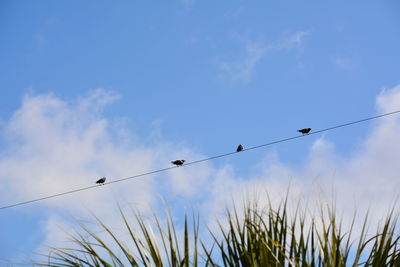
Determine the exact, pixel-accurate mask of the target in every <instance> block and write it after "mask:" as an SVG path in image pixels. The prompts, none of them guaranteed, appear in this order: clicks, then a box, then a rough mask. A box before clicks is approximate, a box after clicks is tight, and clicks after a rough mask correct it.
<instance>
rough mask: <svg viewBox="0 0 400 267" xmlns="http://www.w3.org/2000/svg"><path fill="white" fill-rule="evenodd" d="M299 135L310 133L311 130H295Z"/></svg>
mask: <svg viewBox="0 0 400 267" xmlns="http://www.w3.org/2000/svg"><path fill="white" fill-rule="evenodd" d="M297 131H298V132H299V133H302V134H308V133H309V132H310V131H311V128H304V129H301V130H297Z"/></svg>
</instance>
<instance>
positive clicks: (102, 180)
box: [96, 177, 106, 184]
mask: <svg viewBox="0 0 400 267" xmlns="http://www.w3.org/2000/svg"><path fill="white" fill-rule="evenodd" d="M105 181H106V177H102V178H101V179H99V180H98V181H97V182H96V184H104V182H105Z"/></svg>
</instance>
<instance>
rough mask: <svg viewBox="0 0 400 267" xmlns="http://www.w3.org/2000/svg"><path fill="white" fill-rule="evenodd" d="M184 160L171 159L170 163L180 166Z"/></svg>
mask: <svg viewBox="0 0 400 267" xmlns="http://www.w3.org/2000/svg"><path fill="white" fill-rule="evenodd" d="M185 161H186V160H184V159H177V160H174V161H171V163H172V164H174V165H176V166H182V165H183V163H185Z"/></svg>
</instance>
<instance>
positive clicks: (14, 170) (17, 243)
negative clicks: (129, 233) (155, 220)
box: [0, 0, 400, 260]
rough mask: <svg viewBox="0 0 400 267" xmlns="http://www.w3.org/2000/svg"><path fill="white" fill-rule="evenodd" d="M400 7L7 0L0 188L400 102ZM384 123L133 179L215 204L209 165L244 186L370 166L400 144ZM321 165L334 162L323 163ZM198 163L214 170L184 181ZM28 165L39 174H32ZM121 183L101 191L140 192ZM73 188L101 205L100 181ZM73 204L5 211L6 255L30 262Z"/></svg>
mask: <svg viewBox="0 0 400 267" xmlns="http://www.w3.org/2000/svg"><path fill="white" fill-rule="evenodd" d="M399 11H400V3H399V2H397V1H379V2H378V1H362V2H361V1H354V2H352V3H348V1H324V2H308V3H304V2H303V3H300V2H295V1H284V2H279V3H275V2H272V1H254V2H252V3H248V2H246V1H230V2H229V3H227V2H223V1H219V2H216V3H215V2H213V3H211V2H210V1H196V0H187V1H175V2H168V3H156V2H154V1H148V2H146V3H139V2H134V1H119V2H115V1H114V2H112V1H41V0H37V1H20V0H16V1H1V2H0V33H1V34H0V59H1V60H0V74H1V79H0V93H1V97H0V134H1V138H0V151H1V152H0V179H1V180H0V181H1V183H0V187H2V188H0V191H2V192H7V194H5V193H4V194H3V195H2V197H0V201H1V203H2V205H3V204H4V205H6V204H9V203H13V202H18V201H23V200H26V199H30V198H35V197H38V196H42V195H47V194H51V193H57V192H60V191H63V190H64V189H65V190H68V189H70V188H75V187H79V186H87V185H88V184H91V181H92V180H95V179H96V177H98V176H100V177H101V176H103V175H107V176H111V177H114V178H115V179H116V178H120V177H125V176H131V175H135V174H138V173H141V172H144V171H148V170H153V169H158V168H163V167H167V166H168V163H169V161H170V160H173V159H175V158H181V157H189V158H188V159H190V160H195V159H198V158H202V157H208V156H213V155H216V154H220V153H225V152H229V151H231V150H232V149H234V148H235V147H236V145H237V144H238V143H243V144H244V145H245V147H246V146H253V145H258V144H261V143H266V142H270V141H274V140H277V139H281V138H284V137H290V136H293V135H295V134H296V132H295V130H296V129H298V128H303V127H312V128H314V129H322V128H326V127H330V126H333V125H336V124H341V123H345V122H348V121H352V120H357V119H362V118H364V117H369V116H372V115H375V114H378V113H380V112H382V111H391V109H389V108H388V107H390V108H392V110H393V109H396V107H397V106H398V107H399V108H397V109H400V101H399V102H396V101H395V100H396V99H398V98H397V94H396V92H397V91H398V90H399V89H398V87H397V85H398V84H400V68H399V62H400V53H399V52H398V50H399V49H398V48H399V47H400V17H399V16H398V14H399ZM392 99H394V100H393V101H394V102H393V101H392ZM397 103H398V104H399V105H397ZM396 122H397V121H396ZM386 126H387V125H386ZM386 126H385V125H382V124H379V123H365V124H362V125H356V126H352V127H348V128H344V129H341V130H338V131H332V132H329V133H326V134H324V135H320V136H310V137H308V138H301V139H298V140H296V141H293V142H288V143H283V144H280V145H277V146H273V147H269V148H267V149H260V150H257V151H252V152H246V153H244V154H242V155H235V156H233V157H229V158H223V159H219V160H216V161H213V162H210V163H207V164H205V165H202V166H199V167H195V168H194V169H193V170H191V171H188V172H189V173H186V172H185V171H184V170H185V169H182V170H179V171H177V173H175V174H166V175H165V176H166V177H167V179H166V180H164V179H163V181H162V182H160V177H161V178H163V177H164V176H162V175H160V176H154V177H151V179H150V178H149V180H151V182H147V181H146V182H144V181H143V180H141V181H129V182H125V183H126V184H129V185H131V186H134V187H135V188H136V187H140V186H143V188H142V189H141V190H142V192H144V193H146V192H147V193H149V192H151V193H152V194H161V195H163V196H164V197H166V198H167V199H169V200H170V201H171V202H173V203H174V204H176V207H182V206H184V205H185V202H186V203H190V204H191V205H194V206H197V205H198V206H200V207H207V205H211V206H212V205H213V204H212V203H216V202H215V201H217V200H216V199H213V200H212V201H211V200H206V199H204V195H205V193H206V192H211V191H210V190H211V189H209V188H208V189H205V188H204V187H203V186H207V185H208V184H210V182H209V180H208V179H212V177H220V176H223V177H224V178H221V179H222V180H221V181H225V180H224V179H229V183H228V184H232V186H233V187H235V183H236V184H241V183H243V182H244V181H249V183H251V182H252V181H255V180H256V181H258V182H260V181H261V180H262V181H263V183H266V185H267V187H268V183H269V182H270V181H271V179H274V178H271V177H270V176H271V175H273V174H274V175H275V176H276V177H279V176H280V175H283V177H286V178H287V177H289V176H290V177H291V178H292V179H294V180H296V181H297V182H298V183H299V184H302V183H304V184H307V183H308V182H306V181H305V180H304V179H306V178H304V177H306V176H307V175H308V176H310V175H311V176H313V175H315V176H319V179H322V180H323V179H324V177H325V176H324V175H326V177H328V178H331V177H332V175H333V174H332V173H333V172H334V171H337V170H344V169H345V171H343V175H342V176H340V175H339V174H337V175H338V179H339V180H340V179H341V178H340V177H345V174H346V175H349V174H353V175H354V177H358V175H359V172H357V170H358V169H357V166H358V165H357V164H359V162H375V161H373V160H372V159H373V157H374V155H375V154H374V153H372V152H371V151H375V150H374V149H376V151H381V150H380V149H383V147H388V148H389V150H390V151H389V152H390V153H389V152H388V154H389V155H392V154H391V151H392V150H394V147H396V145H397V143H396V144H391V143H389V144H386V143H384V142H383V141H382V142H378V141H377V140H378V139H377V136H378V137H380V138H382V140H386V141H387V142H389V141H388V140H392V139H391V138H390V137H392V136H393V135H392V132H390V131H391V130H392V131H394V130H396V129H397V128H390V127H389V128H388V127H386ZM374 138H375V139H374ZM379 140H381V139H379ZM393 140H394V139H393ZM393 140H392V141H393ZM393 142H395V141H393ZM315 150H318V151H317V152H316V151H315ZM320 150H321V151H320ZM369 153H370V154H369ZM393 153H396V152H393ZM59 154H61V155H59ZM365 155H371V158H368V159H365V158H364V156H365ZM396 155H397V154H396ZM392 156H393V157H394V156H395V155H392ZM190 157H192V158H190ZM155 158H156V159H155ZM135 160H136V161H135ZM318 160H322V161H323V162H322V163H321V162H319V161H318ZM131 162H134V163H132V164H133V165H132V166H129V164H131ZM344 162H354V164H350V165H351V166H350V165H346V166H344V165H343V164H345V163H344ZM388 162H390V160H389V161H386V162H385V164H388ZM325 164H326V165H325ZM346 164H347V163H346ZM49 165H51V166H49ZM372 165H374V164H372ZM38 166H39V167H38ZM310 166H314V167H315V166H328V167H326V170H325V171H326V173H325V171H322V173H323V174H321V173H318V175H317V174H315V173H314V172H312V171H310V168H311V167H310ZM374 166H375V165H374ZM381 168H383V167H382V166H381V165H379V164H378V163H377V164H376V166H375V169H374V170H377V169H381ZM188 169H189V168H188ZM277 169H278V170H277ZM311 169H313V168H311ZM317 169H318V168H317ZM385 169H390V170H391V168H387V166H386V167H385ZM264 170H266V172H264ZM396 171H397V170H396V169H394V170H393V172H390V173H388V174H387V177H392V176H391V174H392V173H395V172H396ZM193 173H194V174H199V175H200V174H202V175H203V176H204V177H206V178H204V179H202V178H199V179H197V180H196V181H192V180H189V181H187V179H186V178H185V177H187V176H189V174H190V175H192V174H193ZM335 173H336V172H335ZM370 173H374V172H373V171H372V170H371V171H370ZM31 175H32V176H34V177H36V178H35V179H38V180H39V181H38V182H37V183H35V184H32V185H31V184H29V185H28V184H26V182H27V181H28V180H27V179H30V176H31ZM174 175H175V176H174ZM335 175H336V174H335ZM47 176H49V177H47ZM320 176H321V177H320ZM42 177H43V178H42ZM46 177H47V178H46ZM54 177H56V178H54ZM71 177H73V178H71ZM263 177H264V178H265V180H263ZM326 177H325V178H326ZM157 178H159V180H157ZM168 179H169V180H168ZM235 179H236V180H235ZM343 179H344V178H343ZM354 179H355V180H354V181H357V179H356V178H354ZM388 179H389V178H388ZM238 181H239V182H238ZM285 181H286V182H287V180H285ZM307 181H308V180H307ZM390 181H392V182H393V183H395V180H390ZM53 182H54V184H52V183H53ZM138 183H139V184H140V185H138ZM164 183H165V184H164ZM169 183H174V185H170V184H169ZM221 183H222V182H221ZM339 184H340V183H339ZM388 184H390V183H388ZM163 185H164V186H166V187H167V188H168V189H167V190H165V191H163V190H161V188H163V187H162V186H163ZM193 185H195V186H193ZM44 186H46V188H45V189H44ZM285 186H286V185H285V182H282V187H283V188H285ZM123 187H124V186H123V185H122V186H121V188H120V187H119V186H115V187H113V188H112V189H104V190H111V192H113V193H114V194H117V195H120V193H121V192H122V193H121V195H123V196H125V195H124V194H126V197H127V198H129V197H128V195H129V191H126V190H127V189H126V188H123ZM300 187H301V186H300ZM215 188H217V187H215ZM235 188H236V187H235ZM124 190H125V191H126V192H125V191H124ZM146 190H147V191H146ZM160 190H161V191H160ZM338 190H340V189H338ZM360 190H361V189H360ZM382 190H383V191H382V192H386V191H384V190H386V189H382ZM98 191H101V190H98ZM232 192H236V193H238V192H237V190H236V189H234V190H232ZM232 192H224V194H225V193H226V195H229V194H231V193H232ZM220 193H221V192H220ZM364 193H365V192H361V193H360V195H361V196H362V195H364ZM210 194H211V195H213V194H214V195H218V191H217V189H214V191H213V193H210ZM232 194H233V193H232ZM71 198H74V199H75V200H76V199H77V198H82V201H83V202H85V201H87V203H88V204H87V205H88V207H90V208H93V209H95V208H94V207H95V206H92V204H93V203H92V202H91V201H93V199H97V198H102V195H101V193H99V192H95V193H90V194H89V193H88V194H85V195H84V196H83V195H82V194H77V195H76V196H71ZM133 198H134V197H133ZM349 198H352V196H349ZM141 199H142V200H143V199H144V200H143V202H144V203H145V204H149V203H150V204H154V203H155V202H156V200H154V198H153V195H151V196H146V197H142V198H141ZM180 199H181V200H180ZM183 199H184V200H183ZM344 199H345V198H344ZM145 200H146V201H147V202H146V201H145ZM63 201H64V202H63ZM135 201H137V200H135ZM188 201H189V202H188ZM360 201H361V202H362V200H360ZM91 203H92V204H91ZM386 204H387V203H386ZM386 204H385V203H382V205H383V206H385V205H386ZM74 205H76V203H75V202H73V200H69V197H64V198H62V200H59V201H53V200H49V201H46V203H45V202H43V203H37V204H33V205H27V206H25V207H17V208H13V209H9V210H3V211H1V212H0V220H1V221H2V228H1V229H0V258H2V259H17V260H21V258H24V257H29V256H31V255H33V252H34V251H35V250H36V249H37V248H38V247H39V246H41V245H42V244H43V243H45V242H46V241H49V242H53V240H52V239H51V238H50V236H52V235H51V234H50V233H52V232H51V231H52V230H51V229H53V228H52V227H53V226H52V225H53V224H52V223H53V221H52V220H57V221H63V220H64V219H65V218H64V216H65V214H71V213H72V214H74ZM66 207H68V208H66ZM112 208H113V207H112V206H110V209H112ZM204 209H205V208H204ZM205 210H209V209H205ZM77 213H78V215H79V214H82V212H81V211H79V212H77ZM210 217H212V214H211V213H210ZM54 218H56V219H54ZM49 229H50V230H49Z"/></svg>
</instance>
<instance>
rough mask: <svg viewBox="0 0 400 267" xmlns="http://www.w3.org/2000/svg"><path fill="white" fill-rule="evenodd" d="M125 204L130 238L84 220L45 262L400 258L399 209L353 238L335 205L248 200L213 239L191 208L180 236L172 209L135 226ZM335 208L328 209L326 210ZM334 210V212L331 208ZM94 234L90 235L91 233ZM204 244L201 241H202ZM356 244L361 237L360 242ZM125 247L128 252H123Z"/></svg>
mask: <svg viewBox="0 0 400 267" xmlns="http://www.w3.org/2000/svg"><path fill="white" fill-rule="evenodd" d="M119 210H120V214H121V218H122V220H123V222H124V225H125V228H126V231H127V232H128V233H129V237H130V238H129V239H130V241H131V244H130V245H127V244H125V243H123V242H122V241H121V240H120V239H119V238H118V237H117V236H116V235H115V234H114V233H113V232H112V231H111V230H110V228H109V227H107V226H106V225H105V224H104V223H103V222H102V221H101V220H100V219H98V218H97V217H95V220H96V222H97V224H98V225H99V226H100V227H101V228H102V229H103V230H104V232H105V233H107V235H108V237H110V238H111V240H112V241H113V242H114V244H113V245H112V244H110V243H107V242H105V241H104V239H102V238H100V237H99V236H98V235H97V234H95V233H94V232H92V231H91V230H90V229H89V228H88V227H86V226H85V225H82V224H81V225H80V227H81V232H79V231H78V232H77V233H76V234H71V235H70V237H71V239H72V241H73V243H74V244H75V246H74V247H73V248H51V249H50V252H49V254H48V255H45V256H46V257H45V258H44V259H45V260H43V261H42V262H40V263H36V264H37V265H38V266H172V267H178V266H276V267H277V266H309V267H314V266H337V267H341V266H354V267H355V266H377V267H378V266H379V267H382V266H393V267H395V266H400V249H399V238H400V236H399V235H398V234H396V229H397V221H398V220H397V219H398V216H397V215H394V213H393V210H392V212H390V213H389V214H388V216H387V218H386V220H385V221H384V223H383V225H382V227H381V228H379V229H378V230H377V232H376V234H375V235H373V236H371V237H368V238H367V221H368V214H367V215H366V216H365V219H364V223H363V225H362V227H361V229H359V230H360V234H359V236H357V237H355V238H353V237H352V234H353V233H354V225H355V224H354V220H355V216H354V218H353V221H352V224H351V226H350V229H347V231H344V229H343V224H342V223H341V222H339V223H338V221H337V217H336V215H335V212H334V211H335V210H334V208H332V207H327V208H325V209H321V213H320V216H319V217H312V216H311V215H308V216H307V215H306V213H304V212H301V211H300V210H299V208H297V209H296V210H295V212H294V215H291V216H290V215H289V209H288V207H287V199H286V200H283V201H282V202H281V204H280V205H279V206H278V207H277V208H275V209H274V208H272V205H268V206H267V207H263V208H262V209H261V208H259V207H258V206H257V202H253V203H249V202H248V203H245V204H244V205H243V207H242V210H241V211H238V208H237V206H233V208H232V209H227V210H226V222H224V223H223V222H218V225H219V228H218V229H219V230H217V231H215V230H214V231H212V230H209V233H210V235H211V238H212V242H211V244H208V243H207V244H206V243H205V242H203V241H202V240H200V239H199V217H198V216H193V218H192V220H191V221H192V223H191V226H189V224H190V223H189V220H188V218H187V216H185V220H184V226H183V235H182V236H181V238H182V240H180V238H178V234H177V230H176V227H175V224H174V222H173V220H172V216H171V215H170V214H171V213H167V218H166V222H165V223H162V222H161V221H160V219H159V217H157V216H156V215H154V217H153V225H151V224H148V223H147V221H146V220H145V219H144V217H143V216H141V215H140V214H137V213H136V215H135V216H134V218H135V219H134V220H133V221H134V223H135V224H134V225H135V226H132V225H131V223H130V222H129V220H128V218H127V217H126V215H125V213H124V212H123V211H122V210H121V208H120V209H119ZM326 211H327V212H326ZM325 214H326V215H325ZM84 234H85V235H87V236H85V235H84ZM199 244H200V246H199ZM355 244H357V245H356V246H355ZM120 255H122V256H120Z"/></svg>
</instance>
